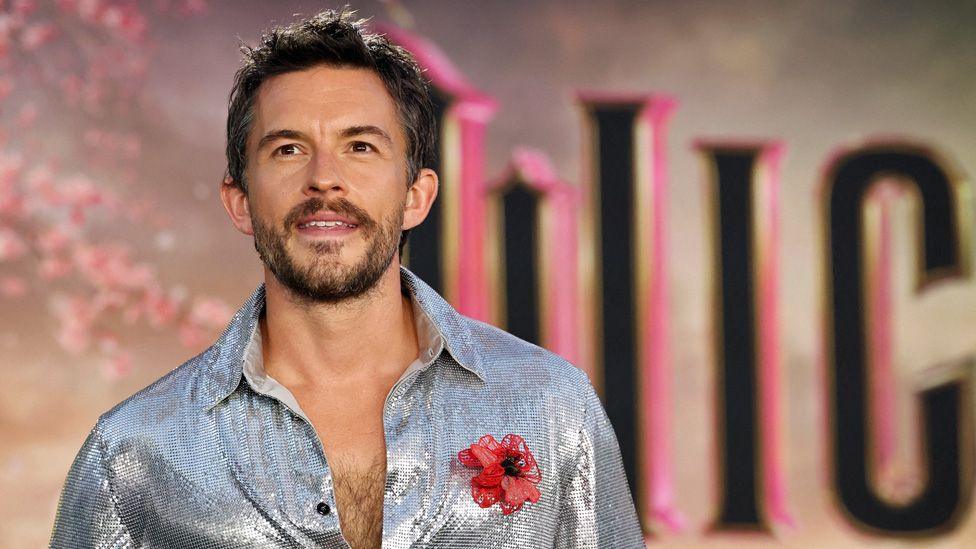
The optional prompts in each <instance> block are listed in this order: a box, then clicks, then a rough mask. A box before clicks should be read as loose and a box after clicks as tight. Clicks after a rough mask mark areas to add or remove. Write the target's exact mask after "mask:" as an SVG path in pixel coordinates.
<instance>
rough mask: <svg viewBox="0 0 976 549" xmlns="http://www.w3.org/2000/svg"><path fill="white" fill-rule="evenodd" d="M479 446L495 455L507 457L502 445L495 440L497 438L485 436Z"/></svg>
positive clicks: (480, 440)
mask: <svg viewBox="0 0 976 549" xmlns="http://www.w3.org/2000/svg"><path fill="white" fill-rule="evenodd" d="M478 446H481V447H483V448H487V449H488V450H490V451H491V453H493V454H497V455H505V452H504V448H503V447H502V445H501V444H499V443H498V441H497V440H495V437H493V436H491V435H485V436H483V437H481V438H479V439H478Z"/></svg>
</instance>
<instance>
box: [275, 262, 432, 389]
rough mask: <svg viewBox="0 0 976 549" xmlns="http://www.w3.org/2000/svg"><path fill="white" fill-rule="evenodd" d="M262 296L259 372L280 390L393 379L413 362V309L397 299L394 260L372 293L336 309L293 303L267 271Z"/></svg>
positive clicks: (287, 291)
mask: <svg viewBox="0 0 976 549" xmlns="http://www.w3.org/2000/svg"><path fill="white" fill-rule="evenodd" d="M265 292H266V295H267V298H266V299H267V300H266V306H265V315H264V316H263V317H262V318H261V324H260V329H261V338H262V354H263V355H264V364H265V369H266V371H267V373H268V374H269V375H271V376H272V377H274V378H275V379H277V380H278V381H279V382H281V383H283V384H284V385H286V386H292V385H320V384H322V382H323V380H329V381H330V382H340V383H341V382H358V381H360V380H363V381H366V382H368V381H369V380H381V379H387V378H388V377H390V376H394V377H398V376H399V374H400V373H402V372H403V370H404V369H406V367H407V366H408V365H409V364H410V363H411V362H412V361H413V360H414V359H415V358H417V355H418V346H417V334H416V329H415V325H414V319H413V307H412V305H411V303H410V299H409V298H408V297H406V296H404V295H403V294H402V293H401V282H400V262H399V260H398V259H397V258H394V260H393V261H392V262H391V263H390V266H389V267H388V268H387V270H386V271H385V272H384V273H383V275H382V276H381V277H380V280H379V281H377V283H376V286H374V287H373V289H372V290H370V291H368V292H366V293H365V294H363V295H360V296H357V297H355V298H350V299H347V300H343V301H340V302H337V303H311V302H308V301H307V300H303V299H299V298H298V297H297V296H295V294H294V293H293V292H292V291H291V290H290V289H288V288H287V287H285V286H283V285H282V284H281V283H280V282H279V281H278V279H277V278H275V276H274V274H273V273H271V272H270V271H269V270H268V269H267V267H265ZM378 342H382V344H381V345H378V344H377V343H378Z"/></svg>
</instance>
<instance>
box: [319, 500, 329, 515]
mask: <svg viewBox="0 0 976 549" xmlns="http://www.w3.org/2000/svg"><path fill="white" fill-rule="evenodd" d="M315 510H316V511H317V512H318V514H320V515H328V514H329V513H330V512H332V508H331V507H329V504H328V503H326V502H324V501H320V502H319V504H318V505H316V506H315Z"/></svg>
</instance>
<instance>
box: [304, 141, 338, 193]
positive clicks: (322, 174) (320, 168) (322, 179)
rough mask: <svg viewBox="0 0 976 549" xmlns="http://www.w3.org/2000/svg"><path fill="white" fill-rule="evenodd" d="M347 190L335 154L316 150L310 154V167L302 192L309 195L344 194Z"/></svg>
mask: <svg viewBox="0 0 976 549" xmlns="http://www.w3.org/2000/svg"><path fill="white" fill-rule="evenodd" d="M348 190H349V189H348V186H347V185H346V181H345V179H344V178H343V177H342V170H341V169H340V167H339V163H338V161H337V159H336V158H335V156H334V155H332V154H329V153H328V152H321V151H320V152H316V153H315V154H314V155H313V156H312V162H311V169H310V173H309V174H308V178H307V180H306V183H305V188H304V193H305V194H306V195H309V196H318V195H323V194H339V195H345V194H346V192H347V191H348Z"/></svg>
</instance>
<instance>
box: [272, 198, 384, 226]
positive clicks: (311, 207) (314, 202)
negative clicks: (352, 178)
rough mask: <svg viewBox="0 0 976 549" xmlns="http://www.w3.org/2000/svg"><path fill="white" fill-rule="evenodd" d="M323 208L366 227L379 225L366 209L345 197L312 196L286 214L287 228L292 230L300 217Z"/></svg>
mask: <svg viewBox="0 0 976 549" xmlns="http://www.w3.org/2000/svg"><path fill="white" fill-rule="evenodd" d="M322 210H329V211H330V212H335V213H337V214H339V215H341V216H344V217H348V218H351V219H352V220H354V221H355V222H356V224H357V225H359V226H360V227H362V228H364V229H374V228H376V225H377V224H376V220H374V219H373V218H372V217H370V215H369V214H368V213H366V210H364V209H362V208H360V207H359V206H357V205H355V204H353V203H352V202H350V201H348V200H346V199H345V198H333V199H331V200H328V201H326V200H322V199H321V198H318V197H312V198H309V199H308V200H306V201H305V202H302V203H301V204H298V205H297V206H295V207H294V208H292V209H291V211H290V212H288V215H287V216H285V222H284V224H285V230H291V228H292V227H293V226H294V225H295V223H297V222H298V220H299V219H301V218H303V217H305V216H308V215H312V214H314V213H316V212H319V211H322Z"/></svg>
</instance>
